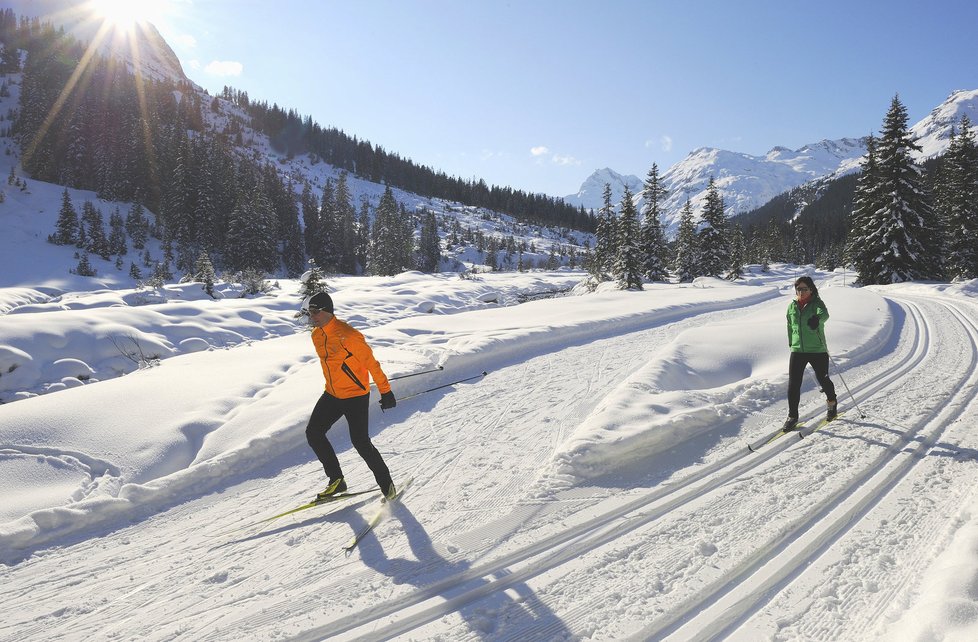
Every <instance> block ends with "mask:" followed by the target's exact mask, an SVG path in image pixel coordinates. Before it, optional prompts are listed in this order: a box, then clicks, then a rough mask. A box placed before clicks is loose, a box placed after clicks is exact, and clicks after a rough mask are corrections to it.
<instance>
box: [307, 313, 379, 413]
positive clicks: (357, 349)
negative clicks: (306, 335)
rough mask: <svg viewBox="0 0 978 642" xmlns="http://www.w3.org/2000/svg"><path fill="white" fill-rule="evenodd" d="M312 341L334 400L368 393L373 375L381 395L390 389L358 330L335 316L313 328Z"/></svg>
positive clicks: (327, 386) (327, 387)
mask: <svg viewBox="0 0 978 642" xmlns="http://www.w3.org/2000/svg"><path fill="white" fill-rule="evenodd" d="M312 343H313V345H314V346H316V354H317V355H319V362H320V364H321V365H322V367H323V376H325V377H326V392H328V393H329V394H330V395H332V396H334V397H336V398H337V399H349V398H351V397H360V396H363V395H366V394H369V393H370V379H369V377H368V373H369V374H370V375H372V376H373V378H374V382H375V383H376V384H377V389H378V390H379V391H380V392H381V394H383V393H385V392H390V389H391V384H390V382H389V381H387V375H385V374H384V371H383V370H381V368H380V364H379V363H378V362H377V360H376V359H375V358H374V353H373V351H372V350H371V349H370V346H368V345H367V342H366V340H365V339H364V338H363V335H362V334H360V332H359V331H357V330H354V329H353V328H352V327H351V326H350V325H349V324H347V323H344V322H343V321H340V320H339V319H337V318H336V317H333V318H332V319H330V321H329V323H327V324H326V325H324V326H322V327H320V328H313V330H312Z"/></svg>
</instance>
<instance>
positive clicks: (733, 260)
mask: <svg viewBox="0 0 978 642" xmlns="http://www.w3.org/2000/svg"><path fill="white" fill-rule="evenodd" d="M729 227H730V232H729V238H730V268H729V270H728V271H727V280H729V281H736V280H737V279H742V278H743V277H744V263H746V262H747V247H746V244H745V242H744V229H743V228H742V227H740V226H739V225H736V224H734V225H730V226H729Z"/></svg>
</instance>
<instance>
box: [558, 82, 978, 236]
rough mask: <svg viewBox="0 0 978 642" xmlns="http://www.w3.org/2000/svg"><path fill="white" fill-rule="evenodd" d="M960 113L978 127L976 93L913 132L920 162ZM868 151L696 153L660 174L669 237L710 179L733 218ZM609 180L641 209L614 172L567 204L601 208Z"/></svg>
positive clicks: (842, 143)
mask: <svg viewBox="0 0 978 642" xmlns="http://www.w3.org/2000/svg"><path fill="white" fill-rule="evenodd" d="M962 114H967V115H968V117H969V118H970V119H971V122H972V123H973V124H974V123H978V89H975V90H958V91H955V92H953V93H952V94H951V95H950V96H949V97H948V98H947V100H945V101H944V102H943V103H941V104H940V105H939V106H938V107H936V108H935V109H934V110H933V111H932V112H931V113H930V114H929V115H927V117H925V118H923V119H922V120H920V121H919V122H918V123H917V124H915V125H914V126H913V127H912V128H911V130H910V131H911V133H912V134H913V136H914V137H915V138H916V139H917V143H918V144H919V145H920V146H921V148H922V149H921V151H920V152H918V153H917V154H915V156H916V158H917V160H919V161H923V160H928V159H931V158H935V157H937V156H940V155H941V154H943V153H944V152H945V151H947V146H948V142H949V139H950V135H951V130H952V127H957V126H959V124H960V122H961V116H962ZM865 153H866V139H865V138H842V139H839V140H823V141H820V142H818V143H812V144H809V145H805V146H804V147H801V148H800V149H797V150H790V149H787V148H785V147H775V148H773V149H772V150H771V151H769V152H768V153H767V154H765V155H764V156H751V155H750V154H744V153H740V152H731V151H727V150H722V149H714V148H709V147H703V148H700V149H697V150H694V151H692V152H690V153H689V155H688V156H687V157H686V158H684V159H683V160H682V161H680V162H678V163H676V164H675V165H673V166H672V167H670V168H669V169H668V170H667V171H666V172H665V173H663V174H662V175H661V178H662V182H663V185H664V186H665V188H666V189H667V190H668V191H669V195H668V197H667V198H666V200H665V202H664V203H663V222H664V223H665V225H666V233H667V234H668V235H670V236H673V235H674V234H675V232H676V229H677V227H678V224H679V214H680V211H681V210H682V207H683V204H684V203H685V202H686V198H687V197H689V199H690V201H691V203H692V205H693V211H694V212H695V213H699V211H700V210H701V209H702V204H703V200H704V198H705V196H706V188H707V185H708V184H709V179H710V177H711V176H712V177H714V179H715V180H716V182H717V186H718V187H719V188H720V192H721V194H722V195H723V200H724V204H725V205H726V210H727V215H728V216H734V215H736V214H741V213H744V212H748V211H750V210H752V209H755V208H757V207H760V206H761V205H764V204H765V203H767V202H768V201H769V200H771V199H772V198H774V197H775V196H777V195H778V194H782V193H784V192H786V191H788V190H790V189H792V188H795V187H798V186H800V185H803V184H805V183H807V182H809V181H813V180H818V179H821V178H826V177H838V176H842V175H844V174H848V173H850V172H853V171H856V170H857V169H859V163H860V161H861V159H862V157H863V155H864V154H865ZM605 182H608V183H611V186H612V191H613V192H614V193H615V194H616V196H615V197H616V198H617V199H618V200H616V201H615V202H616V203H617V202H618V201H620V198H621V193H622V191H623V190H622V187H621V186H622V185H625V184H628V185H629V186H630V188H631V186H632V185H636V184H637V185H638V189H637V190H636V189H634V188H632V189H633V194H635V195H636V197H635V202H636V204H637V205H638V206H639V207H641V205H642V200H641V196H640V194H639V192H641V184H642V181H641V180H640V179H639V178H637V177H635V176H630V175H625V176H623V175H621V174H618V173H617V172H615V171H613V170H611V169H603V170H599V171H597V172H595V173H594V174H592V175H591V176H589V177H588V178H587V180H586V181H584V184H583V185H582V186H581V190H580V191H579V192H578V193H577V194H572V195H570V196H567V197H565V199H564V200H566V201H567V202H569V203H573V204H575V205H583V206H584V207H585V208H587V209H597V208H599V207H601V205H602V198H601V196H602V193H603V189H604V183H605Z"/></svg>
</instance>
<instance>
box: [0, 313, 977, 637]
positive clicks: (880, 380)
mask: <svg viewBox="0 0 978 642" xmlns="http://www.w3.org/2000/svg"><path fill="white" fill-rule="evenodd" d="M906 308H907V309H908V311H909V314H908V315H907V320H906V324H908V325H909V324H910V323H912V322H916V324H917V327H918V333H917V335H916V337H915V344H914V346H913V348H912V349H911V350H910V351H909V352H908V353H907V354H906V355H904V356H902V357H901V358H900V359H898V361H897V363H896V364H895V365H893V366H892V367H891V368H889V369H888V370H884V371H883V372H882V373H880V374H878V375H876V376H875V377H873V378H872V379H870V380H869V381H867V382H863V383H862V384H858V383H857V384H854V382H852V381H849V383H850V387H851V388H852V392H853V393H854V394H855V395H856V397H857V399H859V400H860V401H861V402H862V401H865V400H866V399H868V398H870V397H872V396H873V395H876V394H878V393H879V392H881V391H883V390H884V389H885V388H886V387H887V386H888V385H891V384H892V383H894V382H895V381H897V380H898V379H899V378H900V377H902V376H904V375H906V373H908V372H911V371H912V370H913V369H914V368H916V367H917V366H918V365H919V364H920V362H921V360H922V357H921V356H920V355H921V352H920V344H921V343H922V340H921V336H920V335H921V333H922V332H925V331H926V328H923V326H925V325H926V324H923V323H922V316H921V314H920V312H919V309H917V308H916V306H915V305H914V304H913V303H912V302H909V301H908V302H907V304H906ZM921 328H923V329H921ZM971 334H972V335H974V332H973V331H972V332H971ZM972 341H973V343H974V339H972ZM895 354H896V353H895ZM587 389H588V390H590V389H591V381H590V380H589V381H588V382H587ZM842 394H844V393H843V389H841V388H840V398H842ZM847 409H849V407H848V406H847ZM779 441H780V442H783V443H782V444H780V445H779V444H778V443H775V444H773V445H772V447H770V448H769V449H765V450H764V451H762V452H760V453H756V454H751V453H748V452H746V449H743V450H744V451H745V452H743V453H742V454H740V455H738V456H734V457H728V458H726V459H723V460H721V461H718V462H715V463H714V464H713V465H711V466H708V467H706V468H705V469H704V470H702V471H699V472H697V473H694V474H693V475H691V476H690V477H689V478H687V479H685V480H683V481H681V482H679V483H677V484H675V485H674V486H670V487H666V488H663V489H653V492H651V493H648V494H645V495H643V496H642V497H639V498H637V499H635V500H633V501H631V502H629V503H628V504H626V506H623V507H621V508H619V509H615V510H613V511H608V512H605V513H604V514H602V515H599V516H597V517H595V518H593V519H591V520H589V521H587V522H585V523H584V524H582V525H580V526H576V527H573V528H568V529H567V530H566V531H565V532H564V533H561V534H559V535H557V536H555V537H553V538H550V539H548V540H547V541H546V542H541V543H537V544H534V545H530V546H526V547H523V548H522V549H519V550H516V551H513V552H511V553H509V554H508V555H505V556H502V557H499V558H497V559H494V560H490V561H487V562H485V563H483V564H481V565H478V566H473V567H472V568H470V569H468V570H467V571H465V572H462V573H458V574H455V575H452V576H449V577H446V578H445V579H444V580H442V581H441V582H439V583H436V584H434V585H432V586H429V587H426V588H424V589H418V590H416V591H413V592H411V593H408V594H407V595H404V596H395V597H396V600H397V602H398V604H397V606H396V607H394V606H387V605H381V606H378V607H375V608H374V609H370V610H366V611H361V612H358V613H354V614H351V615H349V616H346V617H343V618H340V619H339V620H337V621H335V622H333V623H330V624H328V625H327V627H328V628H329V629H330V631H331V632H332V633H331V634H336V635H342V634H343V633H354V632H355V631H361V632H363V631H365V630H367V631H370V633H369V635H370V636H371V637H373V636H375V635H376V636H378V637H379V636H381V635H384V636H386V635H387V634H388V633H390V632H392V631H404V632H406V631H411V630H413V629H416V628H417V627H419V626H423V625H424V624H425V623H427V622H430V621H432V620H433V619H435V618H438V617H441V616H445V615H448V614H451V613H453V612H454V611H456V610H457V609H459V608H461V607H462V606H464V605H466V604H469V603H471V602H473V601H475V600H476V599H478V598H479V597H481V596H483V595H486V594H491V593H492V592H493V591H500V590H503V589H505V588H506V587H508V586H511V585H512V584H515V583H516V582H519V581H523V580H525V579H526V578H529V577H534V576H536V575H540V574H542V573H546V572H548V571H552V570H554V569H557V568H558V567H559V566H560V565H561V564H562V563H563V562H564V561H567V560H570V559H574V557H575V556H579V555H582V554H584V553H587V552H589V551H593V550H595V549H597V548H598V547H599V546H601V545H603V544H604V543H607V542H611V541H613V540H615V539H618V538H623V536H624V535H625V534H627V533H630V532H632V531H634V530H635V529H637V528H639V527H641V526H645V525H648V524H650V523H652V522H654V521H655V520H658V519H659V518H661V517H663V516H668V515H670V513H672V512H673V511H674V510H676V509H678V508H682V506H683V503H684V502H691V501H695V500H696V499H698V498H702V497H705V496H706V495H707V494H709V493H710V492H712V491H714V490H716V489H718V488H720V487H722V486H723V485H724V484H727V483H730V482H732V481H735V480H736V479H737V478H738V477H739V476H741V475H744V474H746V473H748V472H749V471H752V470H754V469H755V468H758V467H760V466H762V465H763V464H765V463H767V462H769V461H771V460H772V459H774V458H775V457H777V456H778V455H779V454H781V453H782V452H783V451H785V450H786V449H788V448H790V447H793V446H795V445H796V444H798V443H799V442H798V440H796V439H792V438H784V439H782V440H779ZM801 443H802V444H803V445H804V444H807V443H809V442H808V441H802V442H801ZM463 448H464V445H462V444H447V443H446V444H444V445H443V446H442V447H441V449H439V451H440V452H442V453H453V454H455V455H456V458H457V457H460V456H461V454H462V453H461V451H462V449H463ZM768 451H770V452H768ZM894 457H895V455H894ZM434 461H437V459H434ZM742 461H743V462H745V463H741V462H742ZM738 464H741V465H739V466H738ZM450 465H451V466H457V465H460V462H459V461H457V460H456V461H452V463H451V464H450ZM896 481H899V479H897V480H896ZM896 481H894V483H896ZM416 483H418V484H420V482H416ZM423 488H424V486H423V485H421V486H419V487H418V488H417V489H416V492H418V494H420V492H421V491H422V490H423ZM412 494H414V493H412ZM674 495H676V496H677V497H675V498H673V496H674ZM680 495H681V496H680ZM670 500H671V501H670ZM642 509H647V510H646V511H645V512H642V513H639V514H638V515H635V516H632V517H630V518H629V514H630V513H633V512H636V511H641V510H642ZM626 518H627V519H626ZM183 519H187V521H190V518H183ZM309 521H310V523H311V522H313V521H314V520H309ZM619 522H624V523H621V524H619ZM341 523H342V522H341ZM323 525H324V526H328V525H329V521H326V522H324V524H323ZM282 530H287V529H282ZM288 530H289V531H290V537H291V538H295V540H296V541H302V540H304V539H306V538H309V537H316V538H322V537H325V538H329V537H330V536H331V533H330V532H325V533H324V529H323V528H307V529H302V528H290V529H288ZM445 532H446V529H442V530H439V531H437V533H436V534H437V538H435V539H436V540H437V539H440V538H441V536H442V535H443V534H445ZM328 541H331V540H328ZM645 546H647V547H651V546H652V545H651V544H646V545H645ZM562 547H563V548H562ZM470 552H471V551H469V550H466V549H464V548H463V549H462V550H461V552H460V553H459V554H458V555H457V556H456V557H453V558H451V559H462V558H463V557H464V555H465V554H466V553H470ZM113 557H114V555H113ZM119 558H120V559H121V560H123V562H124V563H123V564H120V565H119V567H118V568H114V567H110V566H109V565H108V564H106V565H105V570H106V571H107V572H108V573H111V574H113V575H116V576H119V577H122V576H125V575H130V574H134V575H136V576H139V575H142V576H143V577H150V578H154V579H152V580H150V581H147V582H143V583H139V584H133V588H132V589H131V590H130V591H128V592H126V593H124V594H122V595H118V596H113V597H112V599H110V600H108V601H107V602H102V603H93V604H80V605H76V608H77V609H78V612H77V616H76V617H73V618H70V619H71V620H72V622H71V623H70V625H69V624H67V623H64V621H60V622H59V621H58V620H57V619H54V620H52V619H50V618H40V619H38V620H36V621H32V622H26V623H21V624H22V625H23V626H22V627H21V628H19V629H18V630H17V636H16V637H17V638H21V637H22V636H27V637H30V636H31V635H35V636H40V637H57V636H58V635H62V636H64V635H71V634H72V630H73V629H74V627H76V626H79V625H81V627H80V629H75V631H76V632H86V631H91V630H92V628H91V627H92V623H91V621H89V622H88V623H84V622H81V621H80V619H81V617H82V616H87V618H88V620H92V619H93V618H94V619H98V620H105V619H115V622H114V625H113V627H112V630H114V631H116V635H118V634H119V632H125V631H128V632H129V633H132V632H133V631H134V629H127V623H128V618H127V617H125V615H124V613H125V611H127V610H129V609H130V608H131V605H127V604H126V602H127V600H128V599H130V598H132V597H133V596H136V595H139V594H140V593H141V592H143V591H145V590H147V588H149V587H152V586H158V585H161V584H164V583H166V582H168V581H172V580H173V579H174V578H176V579H178V580H179V579H181V577H180V576H179V575H175V574H174V570H175V569H173V567H172V566H170V564H172V563H173V562H179V561H180V558H179V556H178V555H176V554H173V555H170V554H164V555H162V556H161V557H159V558H157V559H155V560H153V562H152V563H149V562H144V561H137V562H136V565H135V566H136V568H133V564H132V560H131V559H127V558H125V557H124V556H123V555H119ZM682 558H683V554H682V552H681V551H678V550H677V551H674V552H673V553H672V554H671V555H670V556H669V558H668V559H669V560H671V561H670V562H669V563H668V565H669V566H676V567H680V566H681V563H682ZM334 559H335V557H334V556H333V555H332V554H329V555H326V554H324V555H322V556H317V557H315V558H312V559H309V560H308V561H307V562H306V565H307V566H310V567H311V566H313V565H318V564H323V563H324V562H328V563H333V561H334ZM451 559H449V561H451ZM126 564H128V565H129V566H126ZM514 565H515V566H516V568H515V569H513V568H511V567H512V566H514ZM168 567H169V568H168ZM160 571H162V573H161V572H160ZM208 572H211V573H213V572H214V571H213V569H210V570H209V569H203V570H202V571H201V574H202V575H206V573H208ZM258 573H259V572H256V573H253V575H254V574H258ZM260 573H262V574H267V575H271V576H273V577H275V578H277V579H280V580H281V581H282V583H281V585H280V586H281V588H282V589H283V594H284V595H285V597H283V598H282V599H283V604H284V603H286V602H288V601H289V600H291V601H292V604H293V605H295V602H303V601H305V602H308V603H311V604H323V605H325V604H326V600H325V598H324V597H323V596H320V595H296V594H295V593H294V591H301V590H302V589H303V588H308V586H309V584H310V583H311V582H312V579H310V578H309V577H308V574H306V573H303V572H302V568H298V569H297V568H296V567H295V566H292V567H288V565H285V564H283V565H272V566H271V567H269V568H268V569H262V570H261V571H260ZM183 574H184V575H186V573H183ZM69 575H70V576H75V577H76V578H77V581H78V582H83V581H84V580H85V579H86V577H85V574H84V573H69ZM500 575H501V577H499V576H500ZM250 576H251V575H243V576H237V577H235V578H234V582H236V583H237V582H241V581H243V580H246V579H247V578H248V577H250ZM481 578H490V579H489V580H488V581H486V582H480V586H479V587H477V588H475V589H471V590H468V591H466V590H465V588H464V586H465V585H466V583H468V582H472V581H475V580H479V579H481ZM66 579H67V578H66V576H58V577H57V578H56V580H52V581H50V582H47V583H46V585H44V584H42V585H36V586H34V587H32V591H33V590H37V591H39V593H33V592H32V599H42V598H41V597H39V594H41V595H43V594H44V593H45V591H44V590H43V589H44V588H45V586H46V589H47V591H46V593H47V594H48V597H47V598H45V599H53V598H54V596H56V595H58V594H60V593H61V592H62V591H63V590H64V587H65V586H66V585H70V584H71V580H70V579H69V580H67V581H66ZM204 581H205V582H206V581H207V580H206V579H205V580H204ZM350 581H351V582H363V583H364V586H365V587H366V586H370V585H371V584H372V580H371V575H370V572H368V570H364V571H363V572H362V573H357V574H355V575H353V576H351V577H350ZM266 584H267V582H266ZM450 589H460V590H459V591H458V592H457V597H456V598H454V599H453V600H452V601H451V602H450V603H446V604H443V605H435V606H430V607H428V608H427V609H424V610H420V609H422V608H423V607H419V608H414V609H412V608H411V607H412V606H417V605H422V604H423V603H424V602H425V601H427V600H429V599H432V598H439V597H442V595H443V593H444V591H446V590H450ZM894 590H898V589H894ZM264 593H265V591H257V592H256V597H259V598H262V597H263V598H264V599H265V600H267V595H264ZM702 595H703V596H704V599H703V600H701V602H703V604H708V603H709V602H710V601H711V599H714V598H715V592H714V593H709V594H702ZM711 596H713V597H712V598H711ZM842 597H843V599H845V596H842ZM154 599H156V596H155V595H154V594H147V595H146V599H145V600H144V603H146V604H148V603H151V602H153V601H154ZM240 599H241V601H246V600H247V597H244V598H240ZM222 603H223V600H221V599H220V597H217V598H214V599H208V600H206V601H202V603H201V604H200V605H199V606H195V607H193V608H189V609H187V612H186V613H185V614H182V616H183V617H182V618H181V619H180V621H182V622H184V623H185V625H186V628H185V629H184V634H183V636H179V635H178V636H175V637H187V638H188V639H189V638H190V637H193V638H196V639H206V638H208V637H221V631H220V626H215V630H214V632H212V633H210V634H209V635H201V634H199V633H197V634H194V630H195V629H196V630H198V631H199V630H200V629H199V627H198V624H197V622H196V621H194V620H193V618H201V617H202V616H204V614H206V613H208V612H209V611H211V610H212V609H214V608H215V607H220V605H221V604H222ZM402 609H403V610H404V612H405V613H408V614H409V615H403V616H402V617H401V618H400V619H399V620H397V621H396V622H393V623H391V621H390V619H391V618H392V617H396V616H397V614H398V613H399V612H400V611H401V610H402ZM261 611H262V612H261V613H253V614H252V615H251V616H249V617H244V618H241V617H240V615H238V616H235V615H231V616H230V621H229V622H226V624H233V625H234V626H238V627H241V625H243V624H245V623H246V622H247V621H251V622H274V621H276V619H277V618H278V617H279V615H280V613H279V611H278V609H277V608H276V606H275V605H274V604H268V603H267V601H266V602H265V603H263V605H262V609H261ZM754 611H756V608H754V609H753V610H752V609H750V608H747V609H743V610H742V611H741V613H740V616H739V619H740V620H742V619H743V618H744V617H748V616H749V615H750V613H752V612H754ZM672 612H673V611H670V613H672ZM110 615H112V616H113V617H108V616H110ZM586 617H587V613H586V612H585V610H583V609H574V610H573V611H572V612H569V613H565V614H564V621H565V622H566V623H567V624H568V625H569V626H571V627H573V623H574V622H575V621H579V618H580V619H585V618H586ZM214 618H216V619H214ZM220 619H221V616H220V615H217V616H213V615H212V616H210V617H209V618H208V621H209V622H216V621H218V620H220ZM191 621H194V624H190V622H191ZM337 624H339V625H341V626H340V628H334V625H337ZM52 625H53V626H52ZM363 627H367V628H366V629H364V628H363ZM370 627H373V628H370ZM554 628H559V627H557V623H553V622H551V623H546V622H545V623H544V624H542V625H541V628H539V629H537V631H540V632H546V631H551V632H552V631H553V630H554ZM135 630H139V629H138V628H137V629H135ZM239 630H241V631H242V634H243V635H246V634H247V632H248V627H247V626H244V627H242V628H241V629H239ZM316 630H318V627H317V628H316V629H313V630H312V631H307V633H308V634H310V635H311V634H313V633H314V631H316ZM100 631H101V633H109V632H106V631H105V630H104V629H101V630H100ZM528 632H529V630H527V629H523V630H522V631H521V632H520V633H521V634H527V633H528ZM101 633H100V634H101ZM503 633H504V634H505V632H503ZM10 639H15V638H10Z"/></svg>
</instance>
